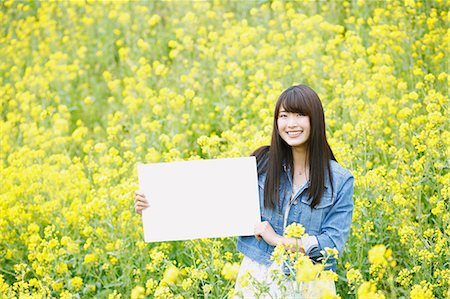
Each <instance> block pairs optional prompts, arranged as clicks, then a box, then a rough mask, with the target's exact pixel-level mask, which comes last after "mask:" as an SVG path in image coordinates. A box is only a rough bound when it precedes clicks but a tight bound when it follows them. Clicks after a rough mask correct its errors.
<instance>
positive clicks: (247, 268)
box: [234, 256, 336, 299]
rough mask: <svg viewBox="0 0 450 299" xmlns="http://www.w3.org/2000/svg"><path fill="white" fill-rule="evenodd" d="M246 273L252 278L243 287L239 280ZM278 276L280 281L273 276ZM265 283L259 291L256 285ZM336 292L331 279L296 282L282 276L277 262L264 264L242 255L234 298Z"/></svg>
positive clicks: (306, 296) (299, 295) (315, 296)
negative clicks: (269, 264)
mask: <svg viewBox="0 0 450 299" xmlns="http://www.w3.org/2000/svg"><path fill="white" fill-rule="evenodd" d="M246 273H250V275H251V277H252V279H250V280H249V281H250V282H249V283H248V284H247V285H246V286H245V287H243V286H241V285H240V283H239V282H240V280H241V279H242V278H241V277H243V276H244V275H245V274H246ZM276 276H279V277H282V278H281V282H280V283H278V282H277V280H275V281H274V279H273V278H274V277H276ZM260 284H261V285H266V286H267V287H266V288H265V289H264V290H263V291H261V290H258V287H257V285H260ZM324 293H327V294H333V295H335V294H336V286H335V284H334V281H332V280H314V281H311V282H296V281H294V280H288V279H286V278H285V277H284V274H283V270H282V268H281V266H280V265H278V264H277V263H275V262H274V263H272V265H271V266H266V265H263V264H260V263H258V262H255V261H253V260H252V259H250V258H249V257H247V256H244V259H243V260H242V263H241V267H240V269H239V274H238V277H237V280H236V286H235V296H234V298H245V299H250V298H264V299H265V298H271V299H274V298H292V299H294V298H318V297H320V296H321V295H322V294H324Z"/></svg>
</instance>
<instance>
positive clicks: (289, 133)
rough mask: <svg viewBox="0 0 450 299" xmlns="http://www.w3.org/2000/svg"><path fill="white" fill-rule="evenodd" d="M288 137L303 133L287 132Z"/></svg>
mask: <svg viewBox="0 0 450 299" xmlns="http://www.w3.org/2000/svg"><path fill="white" fill-rule="evenodd" d="M287 133H288V135H298V134H300V133H302V131H297V132H287Z"/></svg>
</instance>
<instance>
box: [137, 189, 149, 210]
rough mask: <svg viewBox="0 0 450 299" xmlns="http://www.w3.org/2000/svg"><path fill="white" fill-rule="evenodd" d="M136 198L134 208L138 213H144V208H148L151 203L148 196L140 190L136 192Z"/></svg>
mask: <svg viewBox="0 0 450 299" xmlns="http://www.w3.org/2000/svg"><path fill="white" fill-rule="evenodd" d="M135 195H136V196H135V198H134V210H135V211H136V213H138V214H142V210H144V209H146V208H148V207H149V206H150V204H149V203H148V200H147V198H146V197H145V194H144V193H143V192H142V191H140V190H138V191H136V192H135Z"/></svg>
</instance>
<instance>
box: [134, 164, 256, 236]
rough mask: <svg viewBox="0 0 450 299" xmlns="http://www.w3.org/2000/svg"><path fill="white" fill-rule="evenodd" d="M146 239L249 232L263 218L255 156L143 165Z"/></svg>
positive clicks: (140, 166)
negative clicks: (147, 206) (260, 207)
mask: <svg viewBox="0 0 450 299" xmlns="http://www.w3.org/2000/svg"><path fill="white" fill-rule="evenodd" d="M138 177H139V188H140V190H141V191H143V192H144V194H145V196H146V198H147V200H148V201H149V204H150V207H149V208H147V209H145V210H143V211H142V223H143V226H144V240H145V241H146V242H159V241H175V240H190V239H198V238H218V237H231V236H248V235H253V234H254V232H253V231H254V225H255V224H256V223H258V222H260V221H261V216H260V209H259V195H258V177H257V170H256V159H255V157H245V158H228V159H215V160H196V161H183V162H171V163H155V164H139V165H138Z"/></svg>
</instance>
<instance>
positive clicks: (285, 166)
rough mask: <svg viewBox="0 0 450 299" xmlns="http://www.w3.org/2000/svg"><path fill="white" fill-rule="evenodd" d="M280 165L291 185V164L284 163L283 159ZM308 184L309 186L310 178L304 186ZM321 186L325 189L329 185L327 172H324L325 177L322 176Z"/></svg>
mask: <svg viewBox="0 0 450 299" xmlns="http://www.w3.org/2000/svg"><path fill="white" fill-rule="evenodd" d="M282 165H283V171H284V172H285V173H286V176H287V178H288V180H289V182H290V183H291V186H292V177H291V166H290V165H288V164H287V163H286V161H283V162H282ZM309 186H311V181H310V180H308V182H307V185H306V188H308V187H309ZM323 186H324V187H325V188H326V189H328V188H329V187H330V179H329V176H328V173H327V172H325V178H324V182H323Z"/></svg>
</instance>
